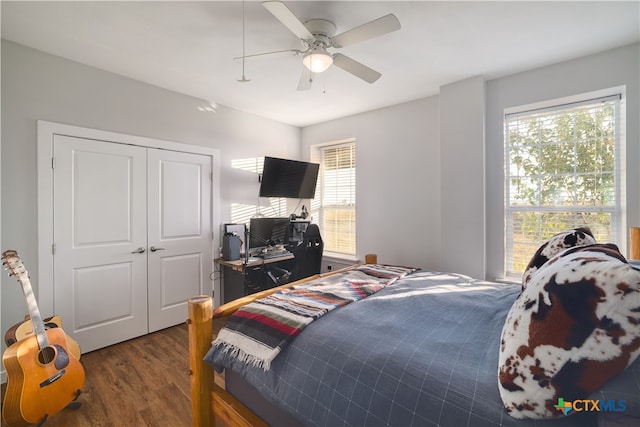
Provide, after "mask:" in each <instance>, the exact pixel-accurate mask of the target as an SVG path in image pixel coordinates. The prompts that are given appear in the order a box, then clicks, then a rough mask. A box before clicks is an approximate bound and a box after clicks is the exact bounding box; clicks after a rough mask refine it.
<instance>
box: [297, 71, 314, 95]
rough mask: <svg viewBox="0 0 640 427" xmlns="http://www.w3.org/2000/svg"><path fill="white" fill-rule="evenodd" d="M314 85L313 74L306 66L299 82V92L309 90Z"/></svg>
mask: <svg viewBox="0 0 640 427" xmlns="http://www.w3.org/2000/svg"><path fill="white" fill-rule="evenodd" d="M312 83H313V74H311V70H309V69H308V68H307V67H305V66H304V65H303V66H302V74H300V81H299V82H298V90H309V89H311V84H312Z"/></svg>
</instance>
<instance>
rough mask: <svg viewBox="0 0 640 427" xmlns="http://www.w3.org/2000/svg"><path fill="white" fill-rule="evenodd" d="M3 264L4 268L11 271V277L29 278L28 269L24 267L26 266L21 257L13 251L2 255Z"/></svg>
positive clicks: (10, 250)
mask: <svg viewBox="0 0 640 427" xmlns="http://www.w3.org/2000/svg"><path fill="white" fill-rule="evenodd" d="M2 264H3V265H4V268H6V269H7V270H8V271H9V276H15V277H16V278H18V279H22V278H23V277H28V276H29V273H27V269H26V268H25V267H24V264H22V260H21V259H20V255H18V252H17V251H14V250H13V249H9V250H8V251H4V252H3V253H2Z"/></svg>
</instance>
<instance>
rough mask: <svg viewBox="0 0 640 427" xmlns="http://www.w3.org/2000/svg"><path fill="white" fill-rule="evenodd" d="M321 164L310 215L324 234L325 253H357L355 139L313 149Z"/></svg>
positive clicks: (314, 155) (312, 156)
mask: <svg viewBox="0 0 640 427" xmlns="http://www.w3.org/2000/svg"><path fill="white" fill-rule="evenodd" d="M311 158H312V161H314V162H318V163H320V173H319V176H318V184H317V186H316V197H315V199H314V200H313V202H312V203H311V215H312V216H313V218H314V222H317V223H318V227H319V228H320V231H321V233H322V240H323V241H324V250H325V252H330V253H333V254H336V255H353V256H355V254H356V145H355V142H354V141H353V140H349V141H342V142H340V143H335V144H330V145H320V146H315V147H313V148H312V155H311Z"/></svg>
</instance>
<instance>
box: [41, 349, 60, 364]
mask: <svg viewBox="0 0 640 427" xmlns="http://www.w3.org/2000/svg"><path fill="white" fill-rule="evenodd" d="M55 358H56V349H55V348H53V347H45V348H43V349H42V350H40V352H39V353H38V362H40V363H42V364H43V365H46V364H48V363H51V362H52V361H53V360H54V359H55Z"/></svg>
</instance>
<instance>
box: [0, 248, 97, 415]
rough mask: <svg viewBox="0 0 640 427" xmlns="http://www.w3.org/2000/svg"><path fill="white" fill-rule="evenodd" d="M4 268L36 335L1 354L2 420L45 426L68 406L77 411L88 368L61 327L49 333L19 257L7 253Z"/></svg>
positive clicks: (15, 253) (15, 254)
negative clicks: (19, 293)
mask: <svg viewBox="0 0 640 427" xmlns="http://www.w3.org/2000/svg"><path fill="white" fill-rule="evenodd" d="M2 263H3V264H4V265H5V267H6V268H7V270H9V275H10V276H15V277H16V278H17V279H18V282H20V285H21V286H22V291H23V292H24V296H25V299H26V301H27V306H28V309H29V316H30V318H31V322H32V323H33V329H34V335H32V336H28V337H26V338H24V339H22V340H19V341H17V342H15V343H14V344H12V345H11V346H9V347H8V348H7V349H6V350H5V352H4V354H3V355H2V363H3V364H4V367H5V370H6V372H7V388H6V391H5V396H4V403H3V405H2V417H3V418H4V420H5V422H6V423H7V424H8V425H9V426H11V427H13V426H27V425H30V424H39V425H41V424H43V423H44V422H45V421H46V420H47V419H48V418H49V417H51V416H53V415H55V414H57V413H58V412H60V411H61V410H62V409H64V408H65V407H67V406H69V405H70V404H72V405H76V406H77V404H78V402H74V401H75V400H76V399H77V398H78V396H79V395H80V390H81V389H82V386H83V385H84V378H85V375H84V368H83V367H82V364H80V361H78V358H77V357H75V356H74V354H73V353H72V352H71V351H70V349H69V342H68V339H67V336H66V334H65V333H64V331H63V330H62V328H50V329H45V326H44V322H43V320H42V317H41V316H40V310H39V309H38V304H37V302H36V298H35V295H34V294H33V290H32V289H31V282H30V281H29V274H28V273H27V271H26V269H25V268H24V266H23V265H22V261H21V260H20V257H19V256H18V253H17V252H16V251H13V250H9V251H6V252H4V253H3V254H2Z"/></svg>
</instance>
